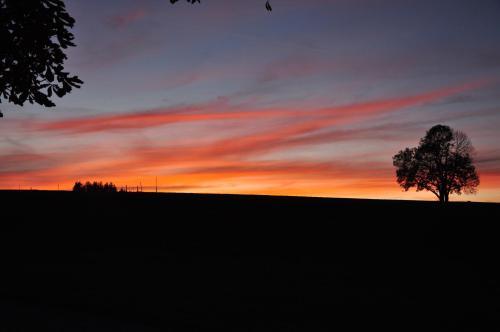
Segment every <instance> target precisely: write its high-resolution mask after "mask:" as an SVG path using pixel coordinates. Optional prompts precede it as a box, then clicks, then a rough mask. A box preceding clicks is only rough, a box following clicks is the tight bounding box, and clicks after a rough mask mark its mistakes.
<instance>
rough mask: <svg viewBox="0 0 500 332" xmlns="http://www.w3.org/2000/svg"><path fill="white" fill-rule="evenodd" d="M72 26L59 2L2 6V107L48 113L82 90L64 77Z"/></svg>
mask: <svg viewBox="0 0 500 332" xmlns="http://www.w3.org/2000/svg"><path fill="white" fill-rule="evenodd" d="M74 23H75V20H74V19H73V18H72V17H71V16H70V15H69V14H68V13H67V12H66V8H65V5H64V2H63V1H62V0H0V45H1V46H0V102H1V101H2V99H4V100H6V101H8V102H11V103H13V104H16V105H20V106H23V105H24V102H26V101H28V102H30V103H31V104H33V103H37V104H40V105H43V106H46V107H52V106H55V104H54V102H53V101H52V100H51V97H52V96H53V94H55V95H57V96H58V97H63V96H64V95H66V94H67V93H69V92H71V90H72V89H73V88H79V87H80V86H81V84H83V82H82V81H81V80H80V79H79V78H78V77H77V76H70V74H69V73H68V72H66V71H64V61H65V60H66V59H67V57H66V54H65V53H64V51H63V50H64V49H66V48H68V47H72V46H75V44H74V43H73V39H74V36H73V34H72V33H71V32H70V31H69V29H70V28H72V27H73V25H74ZM1 116H3V115H2V113H1V112H0V117H1Z"/></svg>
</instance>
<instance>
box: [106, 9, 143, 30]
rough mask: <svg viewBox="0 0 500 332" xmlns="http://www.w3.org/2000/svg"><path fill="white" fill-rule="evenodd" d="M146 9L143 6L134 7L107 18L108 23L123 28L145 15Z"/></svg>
mask: <svg viewBox="0 0 500 332" xmlns="http://www.w3.org/2000/svg"><path fill="white" fill-rule="evenodd" d="M146 14H147V11H146V9H144V8H135V9H132V10H130V11H128V12H125V13H123V14H120V15H115V16H112V17H110V18H109V24H110V25H111V26H112V27H114V28H123V27H126V26H128V25H130V24H132V23H135V22H137V21H140V20H142V19H143V18H145V17H146Z"/></svg>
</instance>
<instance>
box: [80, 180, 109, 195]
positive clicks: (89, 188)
mask: <svg viewBox="0 0 500 332" xmlns="http://www.w3.org/2000/svg"><path fill="white" fill-rule="evenodd" d="M73 192H79V193H115V192H116V186H115V185H114V184H113V183H112V182H109V183H108V182H106V183H102V182H96V181H94V182H89V181H87V182H85V184H82V183H81V182H80V181H78V182H75V185H74V186H73Z"/></svg>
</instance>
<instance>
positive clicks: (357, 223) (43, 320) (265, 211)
mask: <svg viewBox="0 0 500 332" xmlns="http://www.w3.org/2000/svg"><path fill="white" fill-rule="evenodd" d="M0 199H1V202H2V222H1V223H0V227H1V233H0V234H1V239H0V245H1V248H0V249H1V251H0V252H1V254H0V255H1V262H2V273H1V276H0V315H1V316H2V317H1V319H0V325H1V326H0V330H2V331H28V330H29V331H31V330H33V331H40V330H50V331H200V330H209V329H210V330H212V329H213V330H219V331H331V330H334V329H341V330H359V328H375V327H384V328H396V329H401V330H408V329H413V328H415V329H419V330H422V329H424V328H425V329H429V328H432V329H437V330H474V331H478V330H483V329H484V330H486V329H490V330H491V326H492V324H496V325H497V326H498V323H499V316H498V312H497V311H498V306H497V304H498V303H499V300H500V269H499V267H498V263H497V262H498V254H499V252H500V251H499V249H500V245H499V242H498V240H497V238H498V234H499V229H500V227H499V226H498V220H500V218H499V216H500V204H489V203H488V204H487V203H450V204H448V205H440V204H439V203H437V202H417V201H383V200H380V201H379V200H354V199H327V198H301V197H270V196H244V195H241V196H240V195H201V194H200V195H198V194H154V193H116V194H75V193H71V192H50V191H0Z"/></svg>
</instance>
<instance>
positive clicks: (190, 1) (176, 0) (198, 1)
mask: <svg viewBox="0 0 500 332" xmlns="http://www.w3.org/2000/svg"><path fill="white" fill-rule="evenodd" d="M186 1H187V2H189V3H191V4H194V3H201V0H186ZM176 2H179V0H170V3H176ZM266 9H267V10H268V11H272V10H273V8H272V7H271V4H270V3H269V0H268V1H266Z"/></svg>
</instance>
